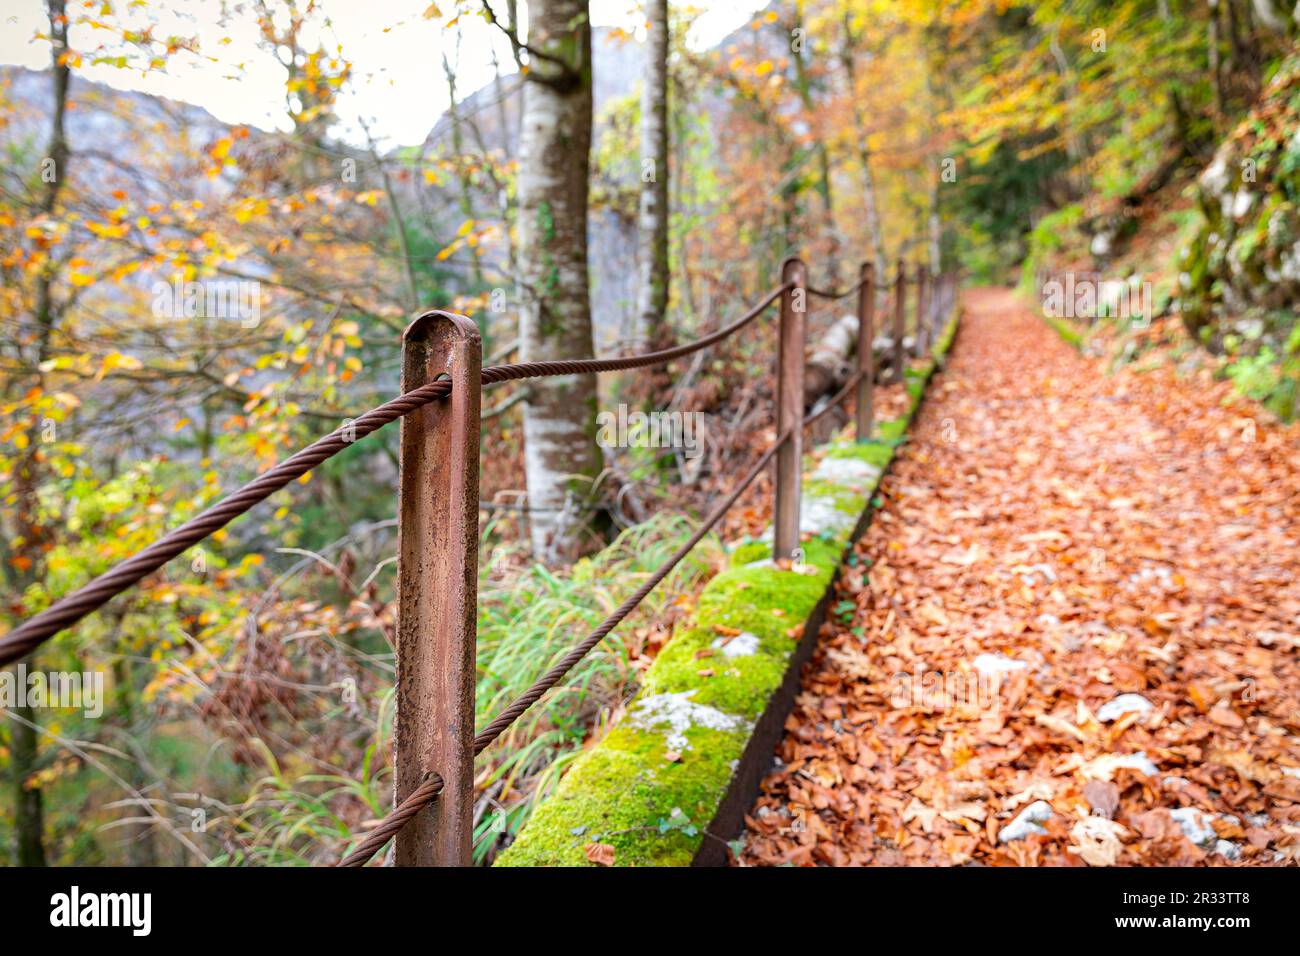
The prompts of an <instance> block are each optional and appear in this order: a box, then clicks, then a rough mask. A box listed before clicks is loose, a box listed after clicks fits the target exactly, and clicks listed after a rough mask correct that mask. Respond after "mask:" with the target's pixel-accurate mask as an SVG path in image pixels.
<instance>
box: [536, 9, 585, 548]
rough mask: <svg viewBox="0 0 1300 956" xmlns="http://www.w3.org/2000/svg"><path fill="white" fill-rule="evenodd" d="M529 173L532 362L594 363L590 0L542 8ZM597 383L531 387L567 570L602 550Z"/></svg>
mask: <svg viewBox="0 0 1300 956" xmlns="http://www.w3.org/2000/svg"><path fill="white" fill-rule="evenodd" d="M528 10H529V30H528V32H529V36H528V50H529V51H530V52H529V64H528V73H527V76H526V78H525V82H524V90H523V122H522V131H521V137H522V140H521V143H520V171H519V187H518V189H519V213H518V223H519V259H520V280H521V286H522V292H523V302H522V310H521V313H520V330H519V331H520V351H521V355H522V358H523V361H525V362H542V361H548V360H554V359H581V358H590V357H591V356H592V335H591V309H590V299H589V295H588V285H587V177H588V168H589V163H590V157H589V151H590V148H591V21H590V18H589V16H588V10H587V0H530V2H529V4H528ZM596 398H597V397H596V377H595V375H564V376H558V377H555V378H541V379H536V380H534V381H533V382H532V383H531V385H530V396H529V399H528V404H527V406H526V410H525V413H524V467H525V473H526V477H527V482H528V503H529V507H530V509H532V510H531V513H530V526H531V529H532V542H533V551H534V553H535V555H536V556H537V557H538V558H539V559H540V560H542V561H545V562H546V563H548V564H555V563H565V562H568V561H572V560H573V559H574V558H576V557H578V556H580V555H581V554H583V553H586V552H589V551H591V550H594V547H596V546H598V545H599V544H600V540H599V536H598V535H597V534H595V533H594V529H593V515H594V510H595V509H594V506H593V499H594V495H595V490H596V489H595V481H596V478H597V477H598V476H599V474H600V472H601V468H602V458H601V452H600V448H599V447H598V446H597V444H596Z"/></svg>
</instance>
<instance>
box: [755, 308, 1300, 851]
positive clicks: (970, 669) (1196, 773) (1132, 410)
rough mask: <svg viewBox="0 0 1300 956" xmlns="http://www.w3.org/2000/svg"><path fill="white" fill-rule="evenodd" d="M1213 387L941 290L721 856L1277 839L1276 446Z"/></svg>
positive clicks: (1284, 510) (1198, 847) (1281, 557)
mask: <svg viewBox="0 0 1300 956" xmlns="http://www.w3.org/2000/svg"><path fill="white" fill-rule="evenodd" d="M1224 395H1225V391H1224V390H1223V389H1222V388H1220V387H1218V386H1216V385H1214V384H1213V383H1209V382H1206V381H1204V380H1201V381H1197V382H1185V381H1181V380H1179V379H1178V378H1177V376H1176V375H1175V374H1174V372H1173V371H1172V370H1171V369H1170V368H1168V367H1160V368H1156V369H1154V370H1149V371H1146V372H1141V373H1139V372H1121V373H1118V374H1114V375H1108V374H1106V373H1105V371H1104V370H1103V368H1102V367H1101V366H1100V363H1099V362H1098V361H1096V360H1093V359H1088V358H1085V357H1083V356H1080V355H1079V354H1078V353H1076V352H1075V351H1073V350H1072V349H1071V348H1069V347H1068V346H1067V345H1066V344H1064V343H1063V342H1062V341H1061V340H1060V339H1059V338H1058V337H1057V336H1056V335H1055V334H1053V333H1052V332H1051V331H1050V330H1048V329H1047V328H1046V326H1044V324H1043V323H1042V321H1041V320H1040V319H1038V318H1036V317H1035V316H1033V315H1031V314H1030V313H1029V312H1028V311H1026V310H1025V309H1024V308H1023V307H1022V306H1020V305H1019V304H1018V303H1017V302H1016V300H1015V299H1014V298H1013V296H1012V294H1011V293H1010V292H1009V291H1007V290H994V289H983V290H973V291H972V292H970V293H968V294H967V296H966V299H965V315H964V319H963V325H962V329H961V332H960V334H959V336H958V339H957V342H956V345H955V347H954V350H953V352H952V355H951V359H950V361H949V365H948V368H947V369H946V371H944V372H943V373H942V374H940V375H938V376H937V377H936V378H935V379H934V381H933V382H932V384H931V389H930V393H929V397H928V398H927V401H926V405H925V407H924V408H923V410H922V414H921V416H920V417H919V419H918V421H917V423H916V428H915V431H914V433H913V440H912V442H911V443H910V444H909V445H908V446H907V447H906V448H905V449H904V450H903V453H902V454H901V456H900V457H899V458H898V459H897V460H896V461H895V464H894V467H893V469H892V471H891V474H890V475H889V476H888V477H887V479H886V481H885V483H884V485H883V486H882V497H883V499H884V500H883V503H882V507H881V510H880V511H879V512H878V513H877V514H876V516H875V518H874V520H873V522H872V525H871V528H870V529H869V531H868V532H867V534H866V535H864V537H863V540H862V541H861V542H860V544H859V545H858V548H857V550H856V553H855V556H854V560H853V562H852V564H853V566H851V567H847V568H845V571H844V575H843V579H842V582H841V585H840V593H839V594H837V595H836V597H835V599H834V600H833V601H832V604H831V611H832V615H831V616H832V621H831V622H830V623H828V624H827V625H826V626H825V627H824V628H823V631H822V633H821V636H820V643H819V646H818V648H817V651H816V653H815V656H814V658H813V660H812V661H811V662H810V664H809V665H808V666H807V668H806V670H805V672H804V675H803V688H802V692H801V694H800V696H799V697H798V699H797V701H796V704H795V708H794V711H793V713H792V714H791V716H790V718H789V720H788V721H787V723H786V735H785V738H784V740H783V741H782V742H781V743H780V744H779V747H778V753H777V756H778V758H779V760H780V763H778V765H777V769H776V770H775V771H774V772H772V773H771V774H769V775H768V777H767V778H766V779H765V780H764V782H763V787H762V791H761V793H760V796H759V799H758V801H757V803H756V804H755V806H754V808H753V809H752V810H751V813H750V816H749V825H748V828H747V831H746V834H745V849H744V851H743V852H742V854H741V857H740V862H741V863H743V864H747V865H761V864H767V865H772V864H781V863H787V862H788V863H794V864H797V865H809V864H823V865H824V864H830V865H857V864H868V865H898V864H938V865H960V864H968V863H983V864H1002V865H1007V864H1021V865H1035V864H1074V865H1083V864H1089V865H1107V864H1111V863H1115V864H1121V865H1122V864H1138V863H1141V864H1148V865H1150V864H1192V863H1201V862H1204V863H1209V864H1214V865H1222V864H1230V863H1232V862H1233V861H1236V862H1237V863H1238V864H1244V863H1252V864H1265V863H1267V864H1276V863H1282V862H1288V861H1289V862H1295V860H1296V859H1297V856H1298V855H1300V854H1298V851H1297V845H1298V843H1300V746H1298V745H1297V737H1296V734H1297V733H1300V711H1298V708H1300V704H1298V703H1297V702H1298V701H1300V664H1298V663H1297V654H1300V640H1298V635H1300V453H1298V452H1297V442H1296V432H1295V430H1294V429H1290V430H1284V429H1279V428H1274V427H1272V426H1270V425H1266V424H1264V423H1262V422H1261V423H1259V424H1256V423H1254V421H1253V420H1252V419H1250V418H1248V417H1246V416H1248V415H1249V414H1250V409H1249V408H1248V407H1246V406H1243V405H1237V406H1234V407H1232V408H1228V407H1225V406H1224V404H1223V403H1222V402H1221V401H1220V399H1222V398H1223V396H1224ZM981 673H982V674H984V675H985V677H984V679H982V680H981V679H980V675H981ZM996 675H1000V676H996ZM1126 695H1127V696H1126Z"/></svg>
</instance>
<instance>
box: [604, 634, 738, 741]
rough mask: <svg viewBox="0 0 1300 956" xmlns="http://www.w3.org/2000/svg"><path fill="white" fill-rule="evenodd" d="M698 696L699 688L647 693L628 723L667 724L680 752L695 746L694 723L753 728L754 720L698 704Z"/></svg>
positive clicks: (641, 725)
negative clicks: (691, 736)
mask: <svg viewBox="0 0 1300 956" xmlns="http://www.w3.org/2000/svg"><path fill="white" fill-rule="evenodd" d="M751 636H752V635H751ZM755 640H757V638H755ZM694 696H695V691H693V690H687V691H682V692H680V693H677V694H671V693H669V694H652V695H651V696H649V697H644V698H642V699H641V700H640V702H639V703H637V705H636V706H635V707H633V708H632V711H631V712H630V713H629V714H628V716H627V719H628V723H629V724H631V726H633V727H637V728H639V729H641V730H658V729H661V728H663V727H664V726H667V728H668V733H667V740H668V749H669V750H675V751H678V752H681V751H683V750H690V749H691V742H690V740H689V739H688V738H687V736H686V732H687V731H688V730H690V729H691V728H692V727H704V728H707V729H708V730H742V729H744V730H748V729H749V728H750V726H751V724H750V722H749V721H747V720H746V719H745V718H743V717H737V716H735V715H734V714H726V713H723V712H722V711H720V710H718V709H717V708H716V707H708V706H706V705H704V704H697V703H695V701H693V700H691V698H692V697H694Z"/></svg>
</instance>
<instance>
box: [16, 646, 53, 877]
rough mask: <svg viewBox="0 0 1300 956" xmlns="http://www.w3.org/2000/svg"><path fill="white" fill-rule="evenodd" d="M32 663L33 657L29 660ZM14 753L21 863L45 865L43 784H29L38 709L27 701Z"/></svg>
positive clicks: (18, 723)
mask: <svg viewBox="0 0 1300 956" xmlns="http://www.w3.org/2000/svg"><path fill="white" fill-rule="evenodd" d="M27 663H28V665H29V666H30V659H29V661H28V662H27ZM14 714H15V715H16V716H17V718H18V719H17V720H15V721H13V722H12V726H13V753H12V754H10V757H9V765H10V769H11V771H12V773H13V784H14V831H15V835H16V836H17V842H18V859H17V863H18V865H19V866H44V865H45V814H44V810H43V807H42V800H41V788H40V787H28V786H27V780H28V778H29V777H30V776H31V775H32V774H34V773H35V772H36V769H37V766H36V761H37V758H38V752H37V747H36V711H34V710H33V709H32V708H31V707H29V706H28V705H27V704H25V703H24V704H22V705H21V706H18V707H15V708H14Z"/></svg>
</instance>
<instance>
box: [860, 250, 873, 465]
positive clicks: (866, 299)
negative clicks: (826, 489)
mask: <svg viewBox="0 0 1300 956" xmlns="http://www.w3.org/2000/svg"><path fill="white" fill-rule="evenodd" d="M858 274H859V276H860V279H861V285H859V286H858V375H859V378H858V388H857V437H858V441H860V442H863V441H870V440H871V427H872V424H873V421H872V420H873V419H874V418H875V409H874V408H873V407H872V398H873V397H874V396H873V394H872V391H873V389H874V388H875V385H876V381H875V379H876V356H875V346H874V345H873V340H874V338H875V328H874V327H875V318H876V288H875V286H876V270H875V268H874V267H873V266H872V265H871V263H870V262H864V263H863V264H862V268H861V269H859V270H858Z"/></svg>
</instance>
